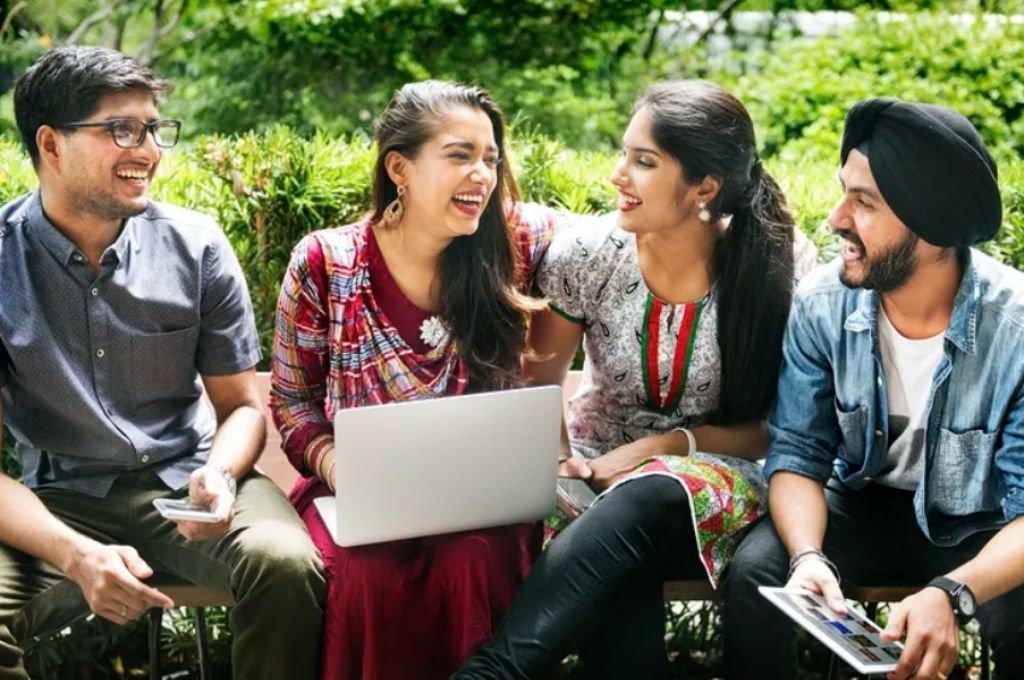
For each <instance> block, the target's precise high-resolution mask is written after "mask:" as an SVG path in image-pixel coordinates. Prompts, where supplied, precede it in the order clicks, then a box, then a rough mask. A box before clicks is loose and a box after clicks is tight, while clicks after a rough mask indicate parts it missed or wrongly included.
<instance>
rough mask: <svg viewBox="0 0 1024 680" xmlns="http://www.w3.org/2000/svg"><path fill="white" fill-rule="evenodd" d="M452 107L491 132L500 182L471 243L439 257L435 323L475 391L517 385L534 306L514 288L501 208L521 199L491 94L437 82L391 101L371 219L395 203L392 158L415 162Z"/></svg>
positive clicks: (515, 265) (379, 128)
mask: <svg viewBox="0 0 1024 680" xmlns="http://www.w3.org/2000/svg"><path fill="white" fill-rule="evenodd" d="M457 107H468V108H470V109H476V110H479V111H483V112H484V113H485V114H486V115H487V117H488V118H489V119H490V120H491V125H492V126H493V128H494V141H495V143H496V144H497V146H498V153H499V154H500V158H501V159H502V162H501V163H500V164H499V165H498V170H497V173H498V182H497V186H496V187H495V189H494V191H493V192H492V193H491V197H490V199H489V200H488V202H487V205H486V206H485V207H484V211H483V213H482V214H481V216H480V226H479V228H478V229H477V230H476V232H475V233H473V234H472V235H469V236H460V237H458V238H455V239H454V240H452V242H451V244H449V245H448V247H447V248H445V250H444V252H443V253H442V254H441V272H440V279H441V281H440V284H441V299H440V310H439V313H440V316H441V318H443V319H444V320H445V322H446V323H447V324H448V326H449V328H451V332H452V334H453V337H454V341H455V346H456V349H457V351H458V353H459V356H460V357H461V358H462V360H463V361H464V362H465V363H466V366H467V368H468V370H469V384H470V388H471V389H473V390H486V389H494V388H499V387H504V386H508V385H512V384H516V383H517V382H518V381H519V360H520V357H521V356H522V354H523V352H524V350H525V347H526V321H527V315H528V313H529V312H530V311H531V310H532V309H533V308H534V307H535V306H536V305H535V304H533V303H532V301H531V299H530V298H528V297H526V296H524V295H522V294H520V293H519V291H518V289H517V288H516V283H517V281H516V275H517V272H518V271H520V262H519V260H520V256H519V251H518V249H517V248H516V247H515V245H514V243H515V241H514V239H513V237H512V234H511V232H510V230H509V226H508V221H507V220H506V218H505V206H506V205H509V204H511V203H514V202H515V201H518V200H519V189H518V187H517V186H516V181H515V177H513V175H512V169H511V168H510V167H509V163H508V159H507V157H506V154H505V118H504V116H503V115H502V112H501V109H500V108H498V105H497V104H495V103H494V101H493V100H492V99H491V97H490V95H488V94H487V92H485V91H484V90H482V89H480V88H478V87H470V86H466V85H460V84H458V83H449V82H443V81H437V80H426V81H422V82H418V83H409V84H407V85H405V86H403V87H402V89H400V90H398V91H397V92H396V93H395V96H394V97H392V99H391V103H390V104H388V107H387V109H385V111H384V113H383V114H381V116H380V118H378V119H377V122H376V124H375V126H374V137H375V139H376V141H377V163H376V166H375V168H374V173H373V210H372V217H371V219H372V220H373V221H374V222H379V221H380V220H381V218H382V217H383V215H384V209H385V208H386V207H387V206H388V205H389V204H390V203H391V202H392V201H394V200H395V198H396V197H397V196H398V189H397V187H396V186H395V183H394V182H392V181H391V177H390V176H389V175H388V172H387V168H386V167H385V158H386V157H387V155H388V154H389V153H390V152H392V151H397V152H398V153H400V154H402V155H403V156H405V157H406V158H409V159H414V158H416V156H417V155H418V154H419V152H420V149H421V148H422V147H423V145H424V144H425V143H426V142H427V141H429V140H430V138H431V137H433V136H434V135H435V134H436V133H437V131H438V129H439V127H440V126H441V124H442V122H443V121H444V117H445V115H446V114H447V113H448V112H450V111H451V110H452V109H454V108H457Z"/></svg>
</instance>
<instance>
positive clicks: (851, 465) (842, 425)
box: [835, 402, 868, 472]
mask: <svg viewBox="0 0 1024 680" xmlns="http://www.w3.org/2000/svg"><path fill="white" fill-rule="evenodd" d="M835 408H836V419H837V420H838V422H839V433H840V435H841V437H842V438H841V440H840V444H839V458H840V459H841V460H843V461H846V464H847V466H848V469H849V471H850V472H856V471H857V470H859V469H860V468H861V467H863V466H864V457H865V455H866V453H867V452H866V451H865V447H866V442H867V439H866V437H865V432H866V429H867V417H868V414H867V411H868V407H867V406H865V405H864V404H861V405H860V406H858V407H857V408H855V409H853V410H852V411H844V410H843V409H842V407H841V406H840V405H839V402H836V404H835Z"/></svg>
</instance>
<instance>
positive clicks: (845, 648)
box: [758, 586, 903, 675]
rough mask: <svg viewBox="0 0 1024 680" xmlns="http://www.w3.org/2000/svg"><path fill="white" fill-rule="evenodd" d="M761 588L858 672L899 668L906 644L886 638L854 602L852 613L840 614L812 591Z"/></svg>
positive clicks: (851, 607) (877, 671)
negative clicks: (859, 610)
mask: <svg viewBox="0 0 1024 680" xmlns="http://www.w3.org/2000/svg"><path fill="white" fill-rule="evenodd" d="M758 590H759V591H761V594H762V595H764V596H765V597H767V598H768V599H769V600H770V601H771V602H772V604H774V605H775V606H776V607H778V608H779V609H781V610H782V611H784V612H785V613H786V615H787V616H789V618H791V619H793V620H794V621H796V622H797V623H799V624H800V625H801V626H803V627H804V628H805V629H806V630H807V632H809V633H810V634H811V635H813V636H814V637H816V638H818V640H819V641H821V642H822V643H823V644H824V645H825V646H826V647H828V648H829V649H831V650H832V651H833V652H835V653H836V656H838V657H839V658H840V659H842V660H843V661H845V662H846V663H848V664H850V665H851V666H853V668H855V669H856V670H857V672H858V673H862V674H865V675H869V674H875V673H883V674H884V673H889V672H891V671H892V670H893V669H894V668H896V662H897V661H899V658H900V654H902V653H903V645H902V644H901V643H899V642H889V641H888V640H883V639H882V636H881V633H882V629H881V628H879V627H878V624H876V623H875V622H874V621H872V620H871V619H869V618H867V617H866V616H864V615H863V614H861V613H860V612H858V611H857V610H855V609H854V608H853V606H852V605H849V604H848V605H847V607H848V609H849V613H847V614H837V613H836V612H835V611H833V610H832V608H831V607H829V606H828V604H827V603H826V602H825V598H823V597H822V596H821V595H818V594H817V593H812V592H810V591H809V590H804V589H802V588H769V587H767V586H761V587H760V588H758Z"/></svg>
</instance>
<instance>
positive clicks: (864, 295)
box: [843, 250, 980, 354]
mask: <svg viewBox="0 0 1024 680" xmlns="http://www.w3.org/2000/svg"><path fill="white" fill-rule="evenodd" d="M961 264H962V265H963V270H964V273H963V276H962V277H961V278H960V286H959V287H958V288H957V291H956V298H955V299H954V300H953V313H952V314H951V315H950V318H949V326H948V327H947V328H946V333H945V337H946V338H947V339H948V340H949V341H950V342H952V343H953V344H954V345H956V346H957V348H958V349H960V351H962V352H966V353H968V354H974V353H975V337H976V336H975V330H976V328H977V322H978V318H977V316H978V300H979V298H980V289H979V287H978V272H977V269H976V267H975V265H974V260H973V258H972V257H971V251H970V250H968V251H967V253H966V255H965V256H964V257H963V260H962V262H961ZM856 294H857V296H858V297H857V306H856V308H855V309H854V310H853V312H851V313H850V315H849V316H847V317H846V322H845V323H844V324H843V327H844V328H845V329H846V330H848V331H851V332H854V333H858V332H863V331H869V330H873V329H875V328H877V326H878V304H879V297H878V293H876V292H875V291H873V290H864V289H859V290H857V291H856Z"/></svg>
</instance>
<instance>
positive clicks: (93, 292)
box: [89, 288, 100, 297]
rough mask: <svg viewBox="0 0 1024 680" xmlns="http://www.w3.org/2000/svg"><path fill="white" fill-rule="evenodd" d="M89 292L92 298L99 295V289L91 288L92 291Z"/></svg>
mask: <svg viewBox="0 0 1024 680" xmlns="http://www.w3.org/2000/svg"><path fill="white" fill-rule="evenodd" d="M89 292H90V293H92V296H93V297H96V296H97V295H99V294H100V289H99V288H93V289H92V290H90V291H89Z"/></svg>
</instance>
